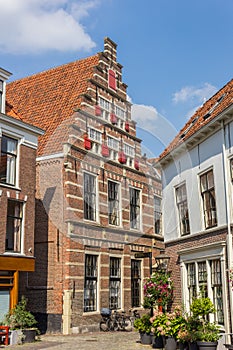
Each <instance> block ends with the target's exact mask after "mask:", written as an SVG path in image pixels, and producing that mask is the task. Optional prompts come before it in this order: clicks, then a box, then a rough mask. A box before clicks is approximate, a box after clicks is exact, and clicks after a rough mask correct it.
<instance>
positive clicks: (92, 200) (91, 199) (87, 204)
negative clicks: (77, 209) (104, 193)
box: [84, 173, 96, 221]
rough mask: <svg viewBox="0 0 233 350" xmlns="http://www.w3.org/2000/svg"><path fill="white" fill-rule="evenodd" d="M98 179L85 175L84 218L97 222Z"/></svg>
mask: <svg viewBox="0 0 233 350" xmlns="http://www.w3.org/2000/svg"><path fill="white" fill-rule="evenodd" d="M95 181H96V178H95V176H93V175H90V174H86V173H85V174H84V218H85V219H87V220H93V221H94V220H96V186H95Z"/></svg>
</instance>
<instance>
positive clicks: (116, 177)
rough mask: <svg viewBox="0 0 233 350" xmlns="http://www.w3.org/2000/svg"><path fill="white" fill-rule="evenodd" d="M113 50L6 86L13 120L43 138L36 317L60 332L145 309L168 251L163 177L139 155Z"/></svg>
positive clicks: (108, 46)
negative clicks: (153, 275)
mask: <svg viewBox="0 0 233 350" xmlns="http://www.w3.org/2000/svg"><path fill="white" fill-rule="evenodd" d="M116 49H117V45H116V44H115V43H114V42H113V41H112V40H110V39H109V38H105V41H104V51H103V52H100V53H97V54H96V55H94V56H91V57H88V58H85V59H82V60H78V61H75V62H72V63H68V64H65V65H62V66H59V67H55V68H52V69H50V70H48V71H45V72H41V73H39V74H35V75H32V76H30V77H26V78H23V79H21V80H18V81H15V82H12V83H10V84H8V86H7V102H8V103H9V108H8V112H9V113H11V112H12V111H15V112H16V113H17V115H19V116H20V118H21V119H22V120H23V121H27V122H30V123H33V124H34V125H36V126H40V127H42V128H43V129H45V130H46V132H45V135H44V136H42V137H40V140H39V148H38V153H37V191H36V223H35V256H36V269H35V270H36V271H35V273H34V274H33V275H32V274H31V275H30V276H28V285H27V290H26V291H25V292H26V293H27V296H28V297H29V300H30V305H29V306H30V310H32V311H33V312H34V313H36V314H37V317H38V319H40V323H41V327H42V328H43V330H47V331H62V332H63V333H66V334H67V333H71V332H82V331H83V330H85V329H94V328H96V327H98V322H99V319H100V309H101V308H102V307H110V308H113V309H125V310H128V309H129V308H131V307H137V308H138V307H140V306H141V302H142V297H143V288H142V286H143V278H144V277H146V276H148V275H149V273H150V262H151V261H149V259H148V258H144V259H143V258H138V257H135V254H136V253H143V252H144V253H148V252H152V255H153V256H155V255H157V254H158V252H159V248H161V247H162V246H163V238H162V235H161V224H160V222H161V207H160V203H161V180H160V174H159V172H158V171H157V170H155V169H154V168H153V167H152V166H151V163H150V162H149V161H148V160H147V159H146V157H145V156H142V154H141V140H140V139H139V138H138V137H137V136H136V123H135V122H134V121H133V120H132V119H131V104H130V103H129V102H128V100H127V85H126V84H125V83H123V81H122V66H121V64H119V63H118V62H117V52H116Z"/></svg>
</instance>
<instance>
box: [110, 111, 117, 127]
mask: <svg viewBox="0 0 233 350" xmlns="http://www.w3.org/2000/svg"><path fill="white" fill-rule="evenodd" d="M110 120H111V123H112V124H114V125H115V124H117V117H116V114H114V113H111V114H110Z"/></svg>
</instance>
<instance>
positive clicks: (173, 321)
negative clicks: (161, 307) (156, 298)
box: [151, 306, 186, 350]
mask: <svg viewBox="0 0 233 350" xmlns="http://www.w3.org/2000/svg"><path fill="white" fill-rule="evenodd" d="M151 321H152V330H153V333H154V334H155V335H156V336H159V335H161V336H163V337H164V338H165V349H167V350H170V349H176V346H177V340H178V333H179V330H180V329H182V328H184V326H185V325H186V320H185V317H184V316H183V312H182V309H181V308H180V307H178V306H177V307H176V308H175V309H174V311H173V312H166V313H163V312H160V313H159V314H158V315H155V317H152V318H151Z"/></svg>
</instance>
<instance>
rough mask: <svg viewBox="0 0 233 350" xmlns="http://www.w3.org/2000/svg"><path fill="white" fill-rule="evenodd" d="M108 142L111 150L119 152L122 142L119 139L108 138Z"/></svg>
mask: <svg viewBox="0 0 233 350" xmlns="http://www.w3.org/2000/svg"><path fill="white" fill-rule="evenodd" d="M107 142H108V147H109V148H112V149H113V150H115V151H119V148H120V142H119V141H118V140H117V139H115V138H114V137H111V136H108V138H107Z"/></svg>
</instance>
